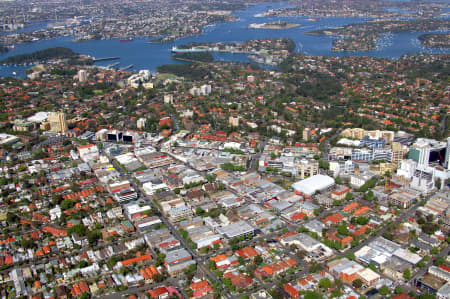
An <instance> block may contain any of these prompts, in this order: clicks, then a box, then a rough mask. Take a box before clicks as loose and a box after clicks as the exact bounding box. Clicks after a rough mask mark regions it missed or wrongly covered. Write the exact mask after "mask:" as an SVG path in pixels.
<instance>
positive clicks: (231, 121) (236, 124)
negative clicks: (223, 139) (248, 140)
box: [228, 115, 239, 127]
mask: <svg viewBox="0 0 450 299" xmlns="http://www.w3.org/2000/svg"><path fill="white" fill-rule="evenodd" d="M228 123H229V124H230V126H232V127H239V116H237V115H232V116H230V118H229V119H228Z"/></svg>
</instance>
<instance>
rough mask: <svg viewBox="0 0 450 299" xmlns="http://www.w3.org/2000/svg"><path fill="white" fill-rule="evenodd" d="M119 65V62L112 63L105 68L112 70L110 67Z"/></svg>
mask: <svg viewBox="0 0 450 299" xmlns="http://www.w3.org/2000/svg"><path fill="white" fill-rule="evenodd" d="M119 64H120V62H114V63H111V64H108V65H107V66H106V67H107V68H108V69H110V68H112V67H115V66H118V65H119Z"/></svg>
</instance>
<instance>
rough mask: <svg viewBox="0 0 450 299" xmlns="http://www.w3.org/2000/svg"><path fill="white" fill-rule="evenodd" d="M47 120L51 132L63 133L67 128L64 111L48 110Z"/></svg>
mask: <svg viewBox="0 0 450 299" xmlns="http://www.w3.org/2000/svg"><path fill="white" fill-rule="evenodd" d="M48 122H49V123H50V131H51V132H55V133H62V134H64V133H66V132H67V130H68V129H67V122H66V115H65V113H64V112H50V113H49V114H48Z"/></svg>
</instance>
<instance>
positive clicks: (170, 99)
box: [164, 93, 173, 104]
mask: <svg viewBox="0 0 450 299" xmlns="http://www.w3.org/2000/svg"><path fill="white" fill-rule="evenodd" d="M164 104H173V94H170V93H169V94H165V95H164Z"/></svg>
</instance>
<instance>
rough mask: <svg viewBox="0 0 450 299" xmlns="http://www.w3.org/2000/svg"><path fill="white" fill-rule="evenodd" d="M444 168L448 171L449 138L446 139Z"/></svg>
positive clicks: (449, 163)
mask: <svg viewBox="0 0 450 299" xmlns="http://www.w3.org/2000/svg"><path fill="white" fill-rule="evenodd" d="M444 166H445V167H446V168H447V169H448V170H450V137H447V147H446V148H445V163H444Z"/></svg>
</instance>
